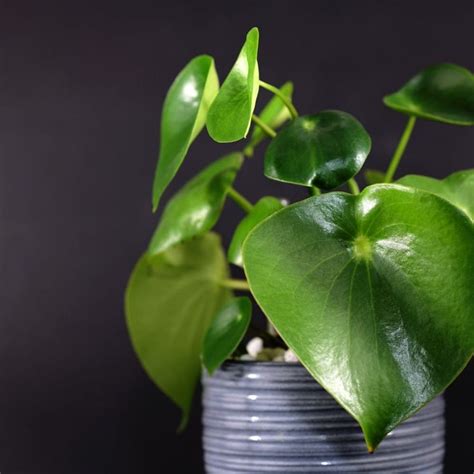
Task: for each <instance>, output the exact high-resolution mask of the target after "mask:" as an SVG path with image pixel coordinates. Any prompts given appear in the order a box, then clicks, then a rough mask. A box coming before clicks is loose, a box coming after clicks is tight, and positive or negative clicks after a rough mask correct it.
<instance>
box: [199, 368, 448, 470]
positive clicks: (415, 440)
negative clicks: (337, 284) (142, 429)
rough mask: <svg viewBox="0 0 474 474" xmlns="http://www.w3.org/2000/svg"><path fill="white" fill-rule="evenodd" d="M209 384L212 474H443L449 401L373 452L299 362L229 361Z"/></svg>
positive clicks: (437, 403) (207, 442) (207, 432)
mask: <svg viewBox="0 0 474 474" xmlns="http://www.w3.org/2000/svg"><path fill="white" fill-rule="evenodd" d="M203 385H204V393H203V404H204V412H203V424H204V434H203V440H204V453H205V466H206V472H207V473H209V474H223V473H235V474H238V473H239V474H240V473H249V472H251V473H259V474H260V473H265V472H273V473H275V472H278V473H281V474H283V473H284V474H288V473H292V472H306V473H308V472H314V473H320V472H324V473H331V472H390V473H402V472H409V473H429V474H434V473H441V472H442V469H443V456H444V416H443V412H444V401H443V399H442V398H441V397H439V398H437V399H435V400H434V401H433V402H431V403H430V404H429V405H428V406H426V407H425V408H423V409H422V410H421V411H420V412H419V413H417V414H416V415H415V416H413V417H412V418H410V419H409V420H407V421H406V422H404V423H403V424H402V425H400V426H399V427H398V428H396V429H395V430H394V431H393V432H392V433H390V434H389V435H388V437H387V438H386V439H385V440H384V441H383V442H382V444H381V445H380V447H379V448H378V450H377V451H376V452H375V454H368V453H367V449H366V447H365V444H364V440H363V437H362V433H361V430H360V428H359V426H358V425H357V423H356V422H355V421H354V420H353V419H352V417H351V416H349V415H348V414H347V413H346V412H345V411H344V410H343V409H342V408H341V407H340V406H339V405H338V404H337V403H336V402H335V401H334V399H333V398H332V397H331V396H330V395H329V394H328V393H327V392H326V391H325V390H324V389H323V388H322V387H321V386H320V385H318V384H317V383H316V382H315V381H314V379H313V378H312V377H311V376H310V375H309V373H308V372H307V371H306V369H305V368H304V367H302V366H301V365H299V364H286V363H279V362H227V363H226V364H224V365H223V367H222V368H221V369H219V370H218V371H216V373H215V374H214V375H213V376H212V377H209V376H204V377H203Z"/></svg>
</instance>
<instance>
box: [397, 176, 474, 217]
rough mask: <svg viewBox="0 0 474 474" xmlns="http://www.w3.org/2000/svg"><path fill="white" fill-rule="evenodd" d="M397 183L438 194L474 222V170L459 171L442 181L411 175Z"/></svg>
mask: <svg viewBox="0 0 474 474" xmlns="http://www.w3.org/2000/svg"><path fill="white" fill-rule="evenodd" d="M397 183H398V184H402V185H404V186H411V187H413V188H417V189H423V190H424V191H428V192H430V193H433V194H436V195H437V196H440V197H442V198H444V199H446V200H447V201H449V202H450V203H451V204H454V205H455V206H456V207H458V208H459V209H461V211H463V212H464V213H466V214H467V215H468V216H469V217H470V219H471V220H473V221H474V169H470V170H464V171H458V172H457V173H453V174H451V175H450V176H448V177H447V178H444V179H442V180H440V179H435V178H428V177H427V176H418V175H415V174H411V175H407V176H404V177H403V178H401V179H399V180H398V181H397Z"/></svg>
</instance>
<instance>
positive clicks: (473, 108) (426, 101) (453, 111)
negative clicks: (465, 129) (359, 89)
mask: <svg viewBox="0 0 474 474" xmlns="http://www.w3.org/2000/svg"><path fill="white" fill-rule="evenodd" d="M383 101H384V104H385V105H387V106H388V107H390V108H391V109H394V110H397V111H398V112H402V113H404V114H408V115H414V116H415V117H421V118H424V119H428V120H435V121H437V122H445V123H451V124H454V125H474V75H473V74H472V73H471V71H469V70H467V69H465V68H463V67H461V66H456V65H455V64H437V65H435V66H431V67H428V68H426V69H424V70H423V71H421V72H420V73H419V74H417V75H416V76H415V77H413V78H412V79H410V81H408V82H407V83H406V84H405V85H404V86H403V87H402V88H401V89H400V90H399V91H397V92H395V93H393V94H390V95H387V96H385V97H384V99H383Z"/></svg>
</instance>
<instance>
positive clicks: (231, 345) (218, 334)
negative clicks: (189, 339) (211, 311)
mask: <svg viewBox="0 0 474 474" xmlns="http://www.w3.org/2000/svg"><path fill="white" fill-rule="evenodd" d="M251 317H252V303H251V301H250V299H249V298H247V297H246V296H244V297H241V298H234V299H232V300H231V301H229V302H228V303H227V304H226V305H225V306H224V307H223V308H222V309H221V310H220V311H219V312H218V313H217V315H216V317H215V318H214V320H213V321H212V323H211V325H210V327H209V329H208V331H207V333H206V335H205V337H204V343H203V347H202V362H203V364H204V367H206V369H207V371H208V372H209V374H212V373H213V372H214V371H215V370H216V369H218V368H219V367H220V366H221V365H222V363H223V362H224V361H225V360H226V359H228V358H229V357H230V356H231V355H232V353H233V352H234V351H235V349H237V347H238V345H239V344H240V341H241V340H242V339H243V337H244V336H245V333H246V331H247V328H248V327H249V324H250V319H251Z"/></svg>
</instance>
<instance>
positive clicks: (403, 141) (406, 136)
mask: <svg viewBox="0 0 474 474" xmlns="http://www.w3.org/2000/svg"><path fill="white" fill-rule="evenodd" d="M415 122H416V117H415V116H413V115H412V116H410V118H409V119H408V122H407V124H406V127H405V130H404V131H403V134H402V137H401V138H400V142H399V143H398V146H397V148H396V150H395V153H394V154H393V157H392V160H391V161H390V165H389V166H388V169H387V172H386V173H385V180H384V182H385V183H391V182H392V180H393V177H394V176H395V172H396V171H397V168H398V165H399V164H400V160H401V159H402V156H403V153H404V152H405V149H406V147H407V145H408V141H409V140H410V136H411V133H412V131H413V127H414V126H415Z"/></svg>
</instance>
